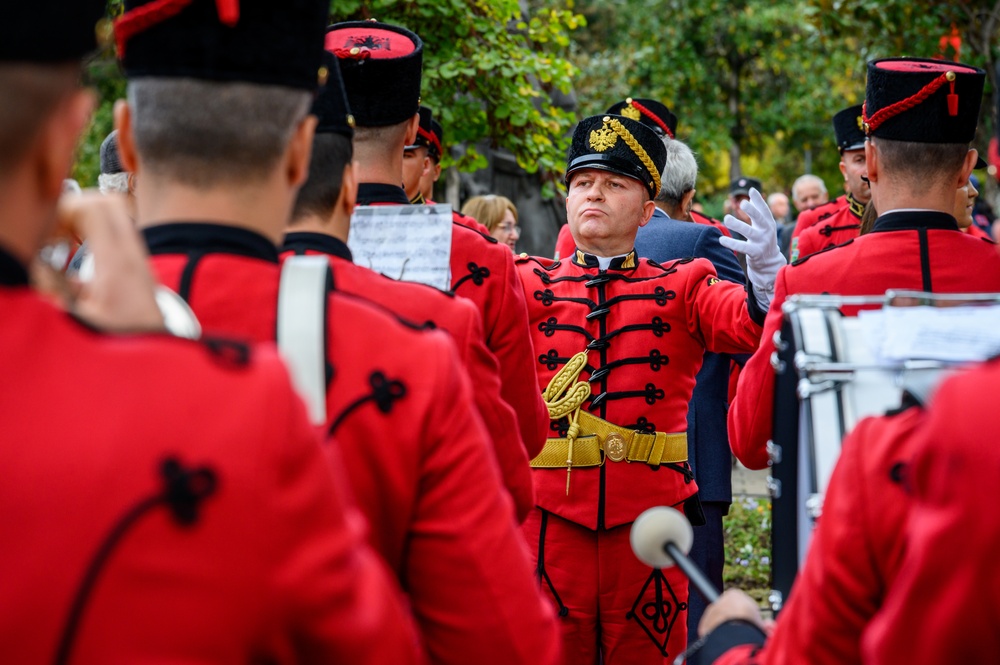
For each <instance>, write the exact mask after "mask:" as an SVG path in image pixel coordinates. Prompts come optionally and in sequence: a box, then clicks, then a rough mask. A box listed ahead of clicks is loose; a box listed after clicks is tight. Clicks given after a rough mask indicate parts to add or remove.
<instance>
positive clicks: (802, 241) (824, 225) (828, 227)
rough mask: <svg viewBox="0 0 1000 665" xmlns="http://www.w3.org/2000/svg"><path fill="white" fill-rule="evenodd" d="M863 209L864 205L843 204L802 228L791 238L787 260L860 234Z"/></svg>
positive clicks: (801, 257) (796, 258) (795, 258)
mask: <svg viewBox="0 0 1000 665" xmlns="http://www.w3.org/2000/svg"><path fill="white" fill-rule="evenodd" d="M852 201H853V199H852ZM864 211H865V209H864V206H861V205H860V204H859V205H858V206H855V205H848V206H844V207H843V208H840V209H839V210H838V211H837V212H835V213H833V214H831V215H830V216H828V217H826V216H824V217H823V219H821V220H820V221H818V222H816V223H815V224H814V225H812V226H810V227H809V228H807V229H804V230H803V231H802V233H800V234H799V236H798V237H797V238H794V239H792V247H791V251H790V254H789V260H790V261H793V262H794V261H798V260H799V259H804V258H805V257H807V256H809V255H810V254H815V253H816V252H818V251H820V250H824V249H826V248H827V247H833V246H834V245H841V244H843V243H845V242H847V241H848V240H853V239H855V238H857V237H858V236H859V235H861V215H862V214H863V213H864Z"/></svg>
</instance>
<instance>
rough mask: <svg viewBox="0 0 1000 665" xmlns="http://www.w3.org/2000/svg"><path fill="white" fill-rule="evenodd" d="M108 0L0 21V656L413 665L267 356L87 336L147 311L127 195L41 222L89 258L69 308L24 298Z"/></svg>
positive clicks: (81, 108)
mask: <svg viewBox="0 0 1000 665" xmlns="http://www.w3.org/2000/svg"><path fill="white" fill-rule="evenodd" d="M104 8H105V3H104V2H103V0H102V1H85V0H65V1H59V0H40V1H39V2H33V3H15V4H13V5H10V6H8V7H6V8H5V10H4V12H5V16H4V21H3V22H0V98H2V99H3V100H4V102H3V110H2V111H0V118H2V119H0V155H2V157H0V310H2V311H3V316H2V317H0V344H2V345H3V349H4V352H3V353H2V354H0V371H2V372H3V375H4V376H6V377H10V378H11V379H13V378H14V377H16V380H10V381H6V382H4V385H3V387H2V388H0V420H2V422H3V425H2V428H0V431H2V436H0V438H2V440H3V445H2V446H0V464H2V466H3V469H4V480H3V483H2V484H0V530H2V532H3V533H4V537H3V540H2V543H0V589H3V591H2V594H3V603H0V654H3V656H2V659H3V661H4V662H7V663H19V664H28V663H60V664H61V663H111V662H118V663H166V662H173V663H207V662H214V663H238V662H249V661H257V662H270V663H284V664H291V663H316V664H319V663H330V662H352V663H371V664H373V665H374V664H376V663H387V662H391V663H399V662H406V663H418V662H423V659H422V657H421V654H420V649H419V645H418V643H417V637H416V633H415V632H414V631H413V629H412V625H411V622H410V619H409V618H408V613H407V612H406V610H405V609H404V606H403V603H402V602H401V598H400V596H399V591H398V587H397V585H396V584H395V583H393V582H392V580H391V577H390V574H389V572H388V570H387V569H386V568H385V566H384V564H383V563H382V562H381V561H380V560H379V558H378V557H377V555H375V553H374V552H373V551H372V550H371V549H370V548H369V547H368V546H367V545H365V544H364V540H363V534H362V533H360V531H359V529H358V527H359V525H360V524H362V523H363V522H362V521H361V519H360V518H359V516H358V514H357V511H356V509H354V508H353V507H350V506H349V504H348V503H347V502H346V500H345V496H346V494H349V490H348V489H347V488H346V487H345V486H344V483H345V482H346V480H345V479H344V478H343V469H342V467H341V466H340V465H339V464H338V463H336V461H335V460H327V459H326V456H325V455H324V453H323V451H322V449H321V447H320V445H319V442H318V440H317V438H316V435H315V433H314V432H313V430H312V428H311V426H310V425H309V422H308V421H307V420H306V415H305V410H304V409H303V407H302V403H301V401H300V400H299V399H298V397H297V396H296V395H295V393H294V392H293V391H292V388H291V385H290V383H289V380H288V376H287V373H286V372H285V370H284V368H283V367H282V365H281V363H280V361H279V360H278V358H277V357H276V355H275V354H274V353H273V351H270V350H267V349H254V350H251V349H249V348H248V347H246V346H244V345H242V344H238V343H226V342H223V341H220V340H211V339H206V340H205V341H204V342H192V341H187V340H180V339H176V338H171V337H168V336H166V335H164V334H162V333H155V334H121V333H119V334H113V335H112V334H105V333H102V332H100V331H99V330H98V329H97V328H96V327H95V326H94V325H93V324H94V323H95V322H99V323H101V324H102V325H107V324H110V323H114V324H115V327H116V328H118V329H120V328H121V327H122V326H124V327H126V328H134V327H135V326H137V325H138V326H141V327H145V326H146V325H147V324H146V323H144V320H145V319H146V317H145V316H137V314H141V313H142V312H144V311H147V310H149V311H151V312H152V313H153V314H154V315H155V317H154V318H153V319H150V322H151V323H155V320H156V319H157V318H159V314H158V313H157V312H156V308H155V305H154V304H153V302H154V301H153V292H152V287H153V280H152V277H151V275H150V274H149V272H148V269H147V268H146V266H145V260H144V254H143V251H142V245H141V241H140V239H139V237H138V235H137V234H136V233H135V232H134V229H133V228H132V223H131V221H130V220H129V218H128V216H127V214H126V208H125V205H124V202H122V201H114V202H112V201H111V200H110V199H109V198H107V197H99V196H97V197H96V199H93V200H89V201H88V200H86V199H74V201H73V202H72V204H71V213H70V214H68V215H67V214H63V213H65V212H66V210H65V208H64V209H63V211H62V213H60V215H59V216H60V217H61V221H62V222H71V223H73V224H74V225H75V228H74V230H76V231H81V230H82V231H83V233H84V235H85V237H86V238H87V242H88V246H89V247H90V249H91V251H92V252H93V256H94V258H95V262H96V266H97V272H96V273H95V277H94V281H93V282H92V283H91V284H90V285H89V287H88V289H87V291H86V292H85V294H86V295H85V296H84V297H82V299H81V300H78V301H77V303H76V306H75V307H74V313H68V312H65V311H62V310H60V309H57V308H56V307H54V306H52V304H51V303H50V302H49V301H48V300H47V299H44V298H42V297H40V296H39V294H37V293H36V292H35V291H34V290H33V289H32V288H31V287H30V286H29V283H28V272H27V266H28V264H29V263H30V262H31V260H32V258H33V257H34V256H35V255H36V254H37V252H38V250H39V249H40V245H41V243H42V240H43V239H44V238H46V237H47V236H48V235H49V234H50V233H51V232H52V230H53V229H52V226H53V222H54V221H55V220H56V215H57V208H56V205H57V199H58V196H59V193H60V192H61V189H62V181H63V178H64V177H65V174H66V173H67V172H68V171H69V168H70V165H71V164H72V161H73V156H74V150H75V147H76V145H77V138H78V136H79V134H80V132H81V131H82V130H83V129H84V128H85V127H86V125H87V121H88V119H89V115H90V110H91V108H92V107H93V96H92V94H91V93H90V92H89V91H84V90H82V89H80V88H79V80H80V78H81V74H82V72H81V67H80V58H81V56H83V55H84V53H85V52H86V51H89V50H92V49H93V48H94V46H95V44H94V35H95V24H96V23H97V21H98V19H99V18H100V17H101V16H102V14H103V12H104ZM317 8H319V6H318V4H317ZM289 14H291V15H293V16H294V15H299V14H301V12H292V11H291V10H289ZM315 16H316V18H317V20H322V19H321V17H320V14H315ZM95 196H96V195H95ZM66 203H67V202H63V206H66ZM112 203H114V205H113V204H112ZM105 289H110V290H105ZM97 291H100V293H97ZM85 301H86V303H87V304H89V305H91V306H89V307H86V308H84V307H83V305H84V304H85ZM96 305H100V306H99V307H98V308H97V309H95V308H94V306H96ZM84 309H86V311H88V312H89V315H88V319H87V321H84V320H83V318H81V317H82V314H83V312H84ZM98 313H99V314H101V316H100V318H99V319H98V317H97V316H96V315H97V314H98ZM109 317H110V318H109ZM67 368H72V372H68V371H67ZM331 464H333V465H334V468H336V469H337V470H338V471H339V474H338V475H337V476H334V475H331V472H330V470H331Z"/></svg>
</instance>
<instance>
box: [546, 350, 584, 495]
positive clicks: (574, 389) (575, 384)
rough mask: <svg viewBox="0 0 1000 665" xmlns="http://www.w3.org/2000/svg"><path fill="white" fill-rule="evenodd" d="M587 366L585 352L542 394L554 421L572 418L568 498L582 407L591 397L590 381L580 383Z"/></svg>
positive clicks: (561, 370) (550, 416) (567, 485)
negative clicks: (565, 417)
mask: <svg viewBox="0 0 1000 665" xmlns="http://www.w3.org/2000/svg"><path fill="white" fill-rule="evenodd" d="M586 366H587V352H586V351H581V352H580V353H578V354H576V355H575V356H573V357H572V358H570V359H569V362H567V363H566V364H565V365H563V366H562V369H560V370H559V371H558V372H556V375H555V376H553V377H552V380H551V381H549V385H548V386H546V388H545V390H544V391H542V399H544V400H545V405H546V406H547V407H548V409H549V418H550V419H552V420H558V419H560V418H562V417H564V416H568V415H570V414H572V416H570V423H569V431H568V432H567V433H566V438H567V439H569V447H568V454H567V455H566V458H567V459H566V496H569V479H570V474H571V473H572V471H573V442H574V441H575V440H576V437H578V436H579V435H580V422H579V421H580V407H581V406H583V403H584V402H585V401H587V398H588V397H590V384H589V383H587V382H586V381H577V379H578V378H580V372H582V371H583V368H584V367H586Z"/></svg>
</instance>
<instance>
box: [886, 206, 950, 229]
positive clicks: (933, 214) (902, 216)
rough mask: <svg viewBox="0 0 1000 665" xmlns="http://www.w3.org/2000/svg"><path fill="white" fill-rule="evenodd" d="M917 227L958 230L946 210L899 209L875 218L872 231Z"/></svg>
mask: <svg viewBox="0 0 1000 665" xmlns="http://www.w3.org/2000/svg"><path fill="white" fill-rule="evenodd" d="M917 229H941V230H944V231H958V222H956V221H955V218H954V217H952V216H951V215H949V214H948V213H946V212H938V211H937V210H900V211H897V212H887V213H886V214H884V215H880V216H879V218H878V219H876V220H875V227H874V228H873V229H872V233H880V232H882V231H915V230H917Z"/></svg>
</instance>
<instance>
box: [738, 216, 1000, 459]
mask: <svg viewBox="0 0 1000 665" xmlns="http://www.w3.org/2000/svg"><path fill="white" fill-rule="evenodd" d="M888 289H911V290H918V291H921V290H922V291H935V292H939V293H961V292H973V293H984V292H986V293H988V292H992V291H1000V256H998V255H997V252H996V247H995V245H993V243H991V242H987V241H985V240H979V239H976V238H972V237H970V236H968V235H967V234H964V233H960V232H959V231H958V226H957V224H956V223H955V218H954V217H952V216H950V215H947V214H944V213H939V212H929V211H922V212H893V213H889V214H886V215H882V216H881V217H879V219H878V220H877V221H876V222H875V228H874V230H873V231H872V232H871V233H869V234H866V235H863V236H861V237H859V238H857V239H855V240H853V241H850V242H848V243H847V244H845V245H840V246H839V247H835V248H830V249H828V250H827V251H824V252H820V253H818V254H813V255H812V256H809V257H806V258H805V259H802V260H800V261H798V262H797V263H793V264H791V265H789V266H786V267H785V268H782V270H781V272H779V273H778V279H777V281H776V283H775V289H774V300H773V301H772V303H771V311H770V312H768V315H767V321H766V322H765V324H764V334H763V336H762V337H761V340H762V341H761V345H760V349H758V351H757V352H756V353H754V355H753V356H752V357H751V358H750V360H749V362H747V364H746V366H745V367H744V368H743V371H742V373H741V374H740V383H739V388H738V390H737V392H736V400H735V401H734V402H733V404H732V405H731V406H730V409H729V440H730V443H731V444H732V446H733V452H734V453H735V454H736V456H737V457H738V458H739V459H740V461H741V462H743V464H745V465H746V466H747V467H748V468H751V469H763V468H765V467H766V466H767V462H768V459H767V451H766V446H767V441H768V439H769V438H770V437H771V430H772V423H773V416H774V414H773V410H774V370H773V369H771V362H770V360H771V354H772V353H773V352H774V333H775V332H777V331H779V330H780V329H781V323H782V313H781V304H782V303H783V302H784V301H785V298H787V297H788V296H789V295H792V294H795V293H836V294H840V295H879V294H881V293H884V292H885V291H886V290H888ZM857 310H858V308H857V307H847V308H844V309H843V311H844V313H845V314H847V315H849V316H850V315H853V314H855V313H856V312H857Z"/></svg>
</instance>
